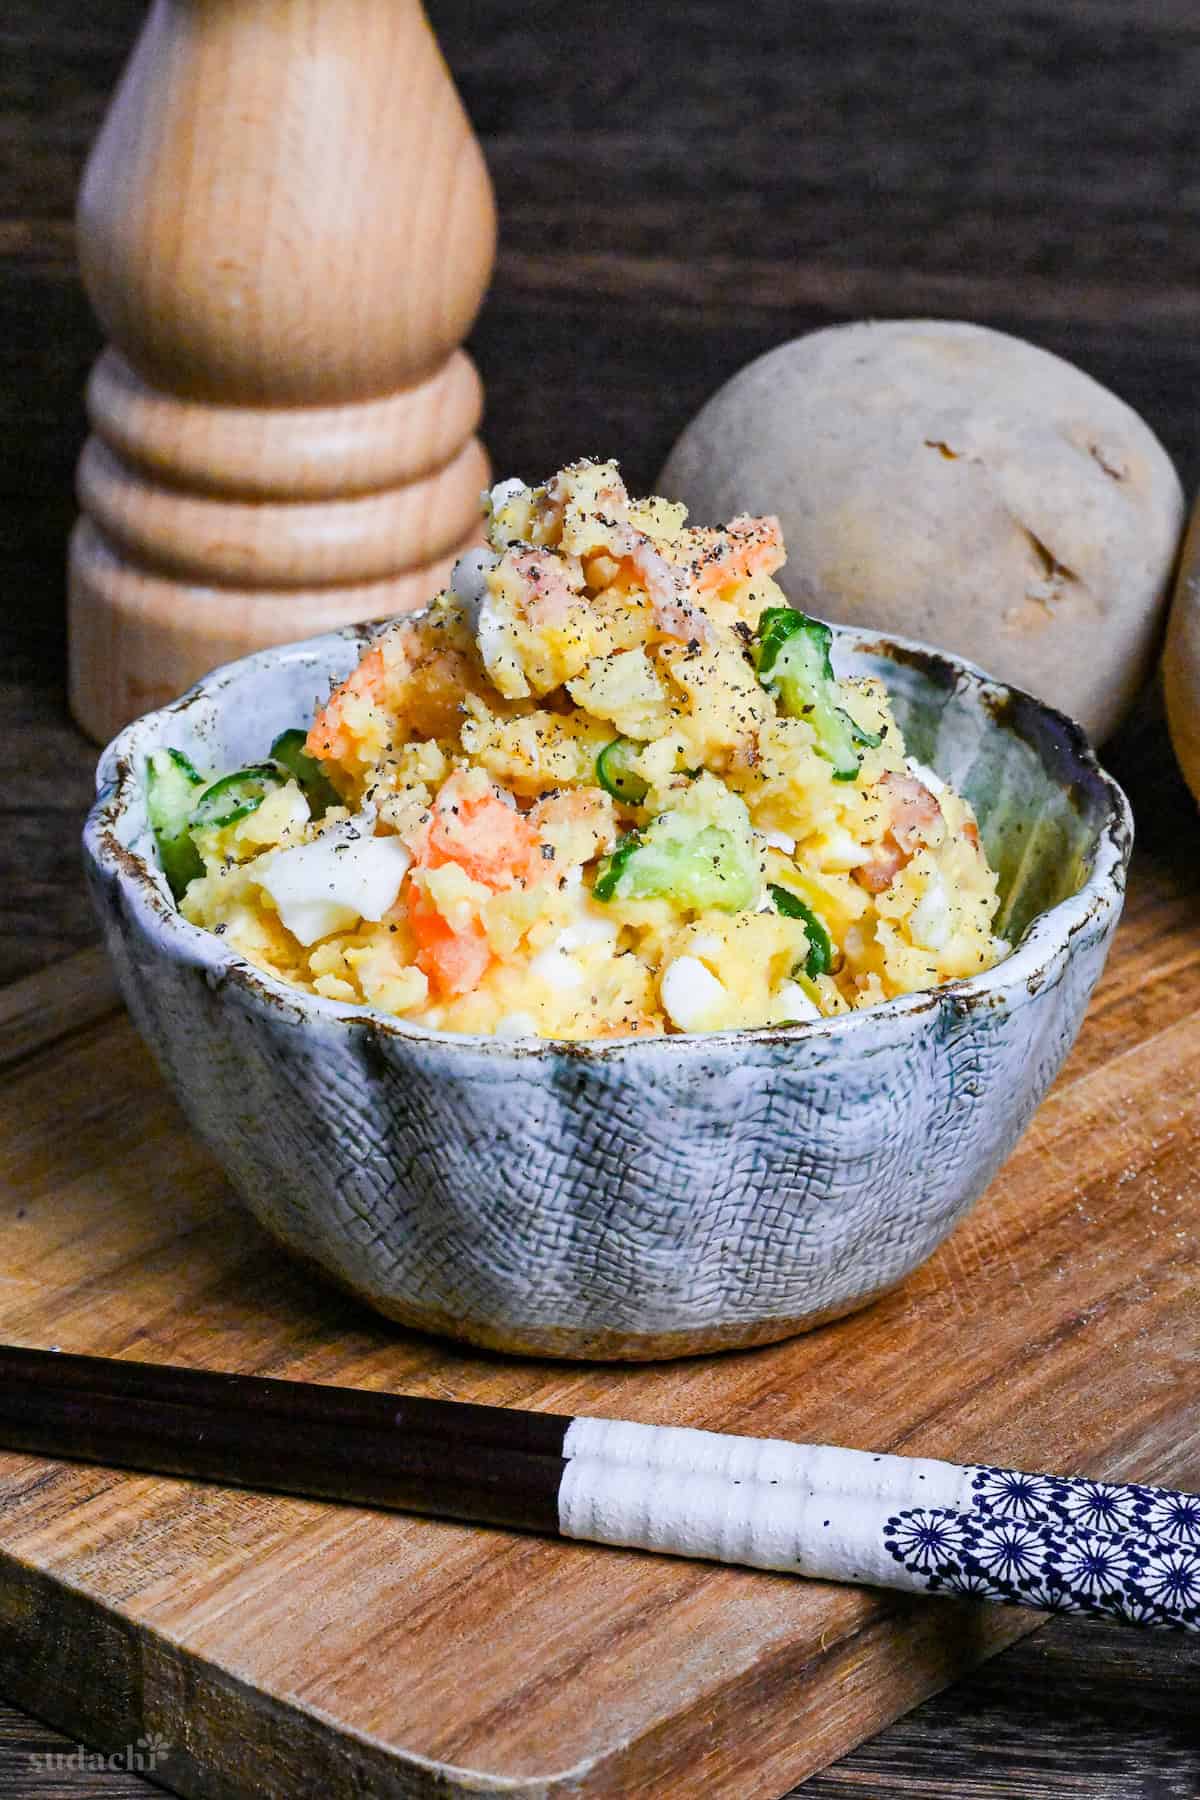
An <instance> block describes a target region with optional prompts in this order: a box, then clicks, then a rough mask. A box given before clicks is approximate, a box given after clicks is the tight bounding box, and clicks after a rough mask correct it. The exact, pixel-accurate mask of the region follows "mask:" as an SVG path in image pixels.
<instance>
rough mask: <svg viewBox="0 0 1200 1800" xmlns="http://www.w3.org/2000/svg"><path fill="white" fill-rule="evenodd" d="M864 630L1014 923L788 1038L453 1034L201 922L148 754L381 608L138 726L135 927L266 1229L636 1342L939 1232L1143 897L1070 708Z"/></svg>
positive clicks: (222, 750)
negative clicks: (184, 894) (414, 1022)
mask: <svg viewBox="0 0 1200 1800" xmlns="http://www.w3.org/2000/svg"><path fill="white" fill-rule="evenodd" d="M837 635H838V654H839V660H840V663H841V666H842V667H843V668H845V669H847V670H848V672H871V673H882V674H883V676H884V678H885V679H886V680H887V682H888V685H889V688H890V689H891V691H892V694H893V699H894V702H895V704H896V707H897V712H898V715H899V717H900V721H901V725H902V728H903V729H904V730H905V732H906V735H907V736H908V738H909V739H910V746H911V748H912V749H913V751H914V753H915V754H916V755H918V756H920V757H921V758H922V759H923V760H926V761H933V762H934V763H936V765H937V767H938V768H939V770H941V772H943V773H944V774H946V775H947V776H948V777H949V778H950V779H952V780H954V781H955V782H956V783H959V784H960V785H961V786H962V787H963V789H964V790H965V791H966V792H967V793H968V794H969V795H970V796H971V798H972V799H973V800H974V801H975V804H976V806H977V809H978V810H979V812H980V817H981V824H982V829H983V833H984V839H985V843H987V846H988V849H989V853H990V854H992V855H993V856H994V857H995V859H996V860H997V862H998V865H999V866H1000V868H1001V873H1002V880H1003V883H1004V885H1005V887H1006V888H1007V898H1006V902H1005V917H1006V918H1007V921H1008V922H1007V926H1005V927H1004V928H1006V929H1007V930H1008V932H1009V933H1010V935H1011V937H1012V938H1013V939H1018V938H1019V942H1018V943H1017V947H1016V949H1015V951H1014V953H1013V954H1012V955H1011V956H1009V957H1008V958H1006V959H1005V961H1004V962H1003V963H1001V964H1000V965H998V966H997V967H996V968H995V969H993V970H990V971H988V972H987V973H986V974H984V975H982V976H979V977H976V978H974V979H972V980H970V981H963V982H957V983H953V984H951V985H949V986H947V987H944V988H941V989H939V990H937V991H935V992H931V993H927V994H920V995H912V996H908V997H906V998H905V999H902V1000H899V1001H893V1002H889V1003H888V1004H887V1005H884V1006H881V1007H878V1008H875V1009H872V1010H871V1011H868V1012H862V1013H856V1014H853V1015H851V1016H849V1017H846V1018H842V1019H839V1020H836V1021H835V1020H827V1021H822V1022H819V1023H814V1024H811V1025H805V1026H798V1027H792V1028H788V1029H778V1030H763V1031H755V1032H741V1033H735V1032H719V1033H712V1034H710V1035H706V1036H698V1037H669V1038H661V1039H656V1040H628V1041H619V1040H618V1041H608V1042H603V1043H588V1044H555V1043H546V1042H540V1043H526V1044H522V1043H511V1042H505V1041H501V1040H496V1039H490V1038H483V1037H466V1036H455V1035H452V1034H447V1033H438V1032H432V1031H429V1030H425V1029H421V1028H418V1027H415V1026H410V1025H407V1024H405V1023H404V1022H403V1021H400V1020H396V1019H390V1018H388V1017H387V1016H385V1015H383V1014H381V1013H378V1012H375V1011H374V1010H373V1009H370V1008H366V1007H358V1006H346V1005H341V1004H338V1003H336V1002H332V1001H327V1000H322V999H319V998H316V997H312V996H308V995H305V994H301V993H298V992H296V991H295V990H293V989H291V988H289V987H287V986H286V985H285V984H283V983H281V982H279V981H277V980H275V979H274V978H272V977H270V976H268V975H265V974H263V973H262V972H261V971H258V970H256V969H254V968H252V967H251V966H250V965H248V964H247V963H245V962H244V961H243V960H241V959H240V958H238V957H237V956H235V955H233V954H231V953H230V951H228V950H227V949H226V948H225V946H224V945H223V943H222V940H221V939H220V938H218V937H216V936H214V935H213V934H211V933H209V932H205V931H201V930H198V929H197V928H195V927H193V926H191V925H189V924H188V923H187V922H186V921H185V920H184V919H182V918H181V917H180V915H179V914H178V912H177V911H176V910H175V908H174V906H173V904H172V902H171V900H170V898H169V896H168V894H167V892H166V889H165V886H164V884H163V881H162V877H161V875H160V874H159V872H158V870H157V866H156V863H155V859H154V853H153V848H152V839H151V837H150V833H149V829H148V825H147V821H146V814H145V793H144V779H143V771H144V767H145V759H146V756H147V755H148V753H149V752H150V751H151V750H152V749H154V748H156V747H157V746H159V745H161V744H164V743H173V744H177V745H178V746H179V747H180V748H182V749H184V750H185V751H187V752H188V753H189V754H190V755H192V756H193V757H194V759H195V760H197V761H199V762H201V763H202V764H203V763H205V762H207V763H209V764H210V765H211V766H219V765H222V764H224V765H226V766H228V765H229V764H231V763H233V764H236V763H238V762H243V761H247V760H250V759H251V758H252V757H257V756H260V755H261V752H262V747H263V745H264V743H268V742H270V740H271V737H272V735H273V734H274V733H275V732H276V731H278V730H280V729H282V728H283V727H284V726H285V725H289V724H294V723H296V722H297V721H298V720H301V719H305V718H307V717H309V716H310V713H311V709H312V706H313V702H314V700H315V698H316V697H317V695H318V694H319V693H322V692H324V690H325V689H326V687H327V685H328V681H329V678H330V676H331V675H332V676H337V677H339V678H340V677H341V676H342V675H344V674H345V673H347V672H348V670H349V669H350V668H351V667H352V666H353V664H354V662H355V661H356V660H357V657H358V655H359V653H360V649H361V645H362V643H363V641H364V639H365V634H363V633H361V632H358V631H347V632H339V633H333V634H330V635H329V636H327V637H324V638H317V639H313V640H310V641H309V642H308V643H305V644H299V645H294V646H289V647H287V648H285V649H284V650H274V651H269V652H265V653H263V654H261V655H259V656H255V657H249V658H246V659H245V660H244V661H242V662H239V663H235V664H231V665H230V666H229V667H228V668H227V669H224V670H218V671H217V672H216V673H215V674H214V675H212V676H209V677H208V678H207V679H206V680H205V681H204V682H201V683H200V684H199V686H198V687H197V688H194V689H193V690H192V691H191V693H190V694H188V695H186V696H184V698H183V699H182V700H180V701H177V702H176V703H175V704H174V705H172V706H170V707H167V708H165V709H164V710H163V711H161V712H158V713H152V714H149V715H147V717H146V718H144V719H141V720H139V721H137V722H136V723H135V724H134V725H132V726H130V727H129V728H128V729H127V730H126V731H125V732H123V733H122V734H121V736H120V737H119V738H118V739H116V740H115V742H114V744H112V745H111V746H110V747H109V749H108V751H106V753H105V755H104V757H103V759H102V761H101V765H100V771H99V778H98V786H99V798H98V800H97V804H96V807H95V808H94V810H93V812H92V815H91V817H90V819H89V821H88V826H87V830H86V833H85V847H86V858H87V863H88V869H89V875H90V880H91V884H92V889H93V893H94V897H95V901H96V905H97V908H98V911H99V914H100V918H101V921H102V923H103V927H104V932H105V937H106V941H107V944H108V948H109V951H110V953H111V956H112V959H113V962H114V965H115V967H116V971H117V975H118V978H119V981H120V985H121V989H122V992H123V994H124V997H125V999H126V1001H127V1003H128V1005H129V1009H130V1011H131V1013H132V1015H133V1018H134V1020H135V1022H136V1024H137V1026H138V1028H139V1029H140V1031H141V1032H142V1034H143V1035H144V1037H145V1038H146V1040H147V1042H148V1043H149V1044H150V1046H151V1048H152V1049H153V1051H154V1053H155V1055H156V1056H157V1058H158V1060H159V1063H160V1065H161V1067H162V1069H163V1071H164V1073H165V1075H166V1077H167V1079H168V1081H169V1082H170V1084H171V1086H172V1088H173V1089H174V1091H175V1093H176V1095H177V1097H178V1098H179V1100H180V1102H181V1103H182V1105H183V1108H184V1110H185V1112H186V1114H187V1116H188V1118H189V1120H190V1121H191V1123H192V1125H193V1126H194V1127H195V1129H196V1131H197V1132H198V1133H199V1134H200V1136H201V1137H202V1138H203V1139H204V1141H205V1142H206V1143H207V1144H208V1145H209V1147H210V1148H211V1149H212V1151H213V1152H214V1154H215V1155H216V1156H217V1158H218V1159H219V1161H220V1162H221V1163H222V1165H223V1167H224V1168H225V1170H226V1172H227V1173H228V1175H229V1178H230V1180H231V1182H232V1183H233V1185H234V1186H235V1188H236V1189H237V1190H238V1191H239V1193H240V1194H241V1195H242V1196H243V1198H244V1199H245V1201H246V1203H247V1204H248V1205H249V1207H250V1208H251V1210H252V1211H253V1212H254V1214H255V1215H256V1216H257V1218H258V1219H259V1220H260V1221H261V1223H262V1224H263V1225H264V1226H265V1227H266V1228H267V1230H268V1231H269V1232H271V1233H272V1234H273V1235H274V1236H275V1237H276V1238H277V1239H278V1240H279V1241H280V1242H281V1243H283V1244H284V1245H286V1246H287V1247H288V1248H289V1249H290V1250H292V1251H293V1252H295V1253H296V1254H297V1255H299V1256H301V1257H303V1258H305V1259H307V1260H308V1261H310V1262H314V1263H316V1264H318V1265H319V1266H320V1267H321V1268H322V1269H323V1270H324V1271H326V1272H327V1273H328V1274H329V1275H331V1276H333V1277H334V1278H335V1279H336V1280H338V1281H339V1282H341V1283H342V1284H343V1285H345V1286H346V1287H348V1288H350V1289H351V1290H353V1292H355V1293H356V1294H358V1295H359V1296H361V1297H362V1298H363V1299H365V1300H367V1301H368V1302H370V1304H371V1305H372V1306H374V1307H376V1308H378V1309H379V1310H380V1311H381V1312H383V1313H385V1314H387V1315H388V1316H389V1317H391V1318H393V1319H397V1320H399V1321H401V1322H403V1323H404V1324H406V1325H412V1326H417V1327H420V1328H422V1329H425V1330H429V1331H434V1332H439V1333H443V1334H447V1335H450V1336H453V1337H457V1338H462V1339H466V1340H467V1341H469V1342H472V1343H476V1344H482V1345H486V1346H489V1347H492V1348H495V1349H500V1350H508V1351H520V1352H527V1353H533V1354H540V1355H555V1356H574V1357H599V1358H608V1357H614V1358H629V1359H639V1358H654V1357H664V1356H673V1355H680V1354H685V1353H691V1352H698V1351H707V1350H714V1349H721V1348H730V1347H734V1346H739V1345H749V1344H756V1343H765V1342H768V1341H771V1340H773V1339H777V1338H780V1337H785V1336H788V1335H790V1334H791V1333H793V1332H796V1331H800V1330H803V1329H806V1328H807V1327H809V1326H812V1325H815V1324H818V1323H820V1322H822V1321H824V1320H827V1319H832V1318H836V1317H838V1316H839V1315H841V1314H844V1313H847V1312H850V1311H852V1310H854V1309H855V1308H857V1307H860V1306H863V1305H865V1304H866V1303H867V1302H868V1301H870V1300H872V1299H873V1298H875V1297H876V1296H877V1295H879V1294H881V1293H883V1292H884V1291H885V1290H886V1289H888V1288H890V1287H892V1286H894V1285H895V1284H896V1283H897V1282H898V1281H900V1280H901V1279H902V1278H903V1277H904V1276H905V1275H907V1274H908V1273H909V1272H910V1271H911V1270H912V1269H914V1268H915V1267H916V1266H917V1265H918V1264H919V1263H920V1262H921V1261H922V1260H923V1259H924V1258H925V1257H927V1256H928V1255H929V1254H930V1253H931V1252H932V1251H933V1250H934V1249H935V1248H936V1246H937V1245H938V1244H939V1243H940V1242H941V1240H942V1239H943V1238H944V1237H945V1236H946V1235H947V1233H948V1232H949V1231H950V1230H951V1229H952V1228H953V1226H954V1225H955V1224H956V1222H957V1221H958V1220H959V1219H960V1218H961V1217H962V1215H963V1214H964V1212H965V1211H966V1210H967V1208H968V1207H969V1206H970V1205H971V1203H972V1202H973V1201H974V1200H975V1198H976V1197H977V1196H978V1195H979V1194H980V1193H981V1192H982V1191H983V1189H984V1188H985V1187H986V1186H987V1184H988V1182H989V1181H990V1180H991V1178H992V1176H993V1174H994V1173H995V1171H996V1170H997V1169H998V1168H999V1166H1000V1164H1001V1163H1002V1162H1003V1160H1004V1158H1005V1157H1006V1156H1007V1155H1008V1154H1009V1152H1010V1151H1011V1149H1012V1148H1013V1146H1014V1144H1015V1143H1016V1141H1017V1139H1018V1137H1019V1136H1020V1134H1021V1132H1022V1131H1023V1130H1024V1128H1025V1126H1026V1124H1027V1123H1028V1121H1029V1119H1030V1117H1031V1115H1032V1113H1033V1111H1034V1108H1035V1107H1036V1106H1037V1104H1038V1102H1039V1101H1040V1100H1041V1098H1042V1095H1043V1094H1044V1093H1045V1091H1046V1088H1047V1087H1048V1085H1049V1083H1050V1082H1051V1080H1052V1079H1053V1077H1054V1075H1055V1074H1056V1072H1057V1070H1058V1069H1059V1067H1060V1065H1061V1063H1062V1061H1063V1058H1064V1057H1065V1055H1066V1053H1067V1051H1068V1049H1069V1048H1070V1046H1071V1044H1072V1042H1073V1040H1074V1038H1075V1034H1076V1032H1077V1030H1078V1028H1079V1025H1080V1022H1081V1020H1082V1017H1083V1013H1084V1009H1085V1007H1086V1005H1087V1001H1088V996H1089V995H1090V993H1091V991H1092V988H1093V986H1094V984H1095V982H1096V980H1097V978H1098V976H1099V974H1100V970H1101V968H1102V966H1103V963H1104V958H1105V955H1106V952H1107V949H1108V945H1109V942H1110V940H1111V937H1112V933H1113V930H1114V928H1115V926H1116V922H1117V918H1118V915H1119V912H1120V905H1121V897H1122V893H1123V888H1124V875H1125V868H1126V864H1127V860H1128V853H1129V846H1130V836H1131V829H1130V821H1129V814H1128V808H1127V806H1126V803H1125V800H1124V797H1123V795H1122V794H1121V793H1120V790H1119V789H1118V788H1116V787H1115V785H1114V784H1113V783H1112V782H1111V781H1110V780H1109V779H1108V777H1107V776H1105V775H1103V774H1102V773H1101V772H1100V771H1099V770H1098V769H1097V767H1096V765H1095V763H1094V761H1093V760H1092V758H1091V755H1090V752H1089V751H1088V750H1087V747H1086V745H1085V744H1084V742H1083V740H1082V738H1081V736H1080V734H1079V733H1078V732H1077V730H1076V729H1075V728H1074V727H1072V726H1070V725H1069V724H1068V722H1067V721H1065V720H1063V719H1061V718H1060V717H1059V716H1058V715H1057V714H1054V713H1052V712H1049V711H1048V710H1047V709H1046V708H1044V707H1041V706H1040V705H1038V704H1037V703H1036V702H1033V701H1031V700H1029V699H1027V698H1026V697H1025V696H1023V695H1020V694H1016V693H1013V692H1011V691H1010V690H1007V689H1003V688H999V687H997V686H995V685H994V684H992V683H989V682H988V681H986V679H985V678H984V677H982V676H980V675H979V674H978V673H977V672H976V671H973V670H971V669H970V668H969V667H967V666H966V665H963V664H961V663H958V662H952V661H950V660H949V659H947V658H945V657H941V656H938V655H936V654H934V653H933V652H929V651H925V650H923V649H921V648H920V647H919V646H914V645H905V644H902V643H898V642H896V641H894V640H888V641H883V642H880V641H877V640H873V639H871V638H870V637H868V636H867V635H865V634H862V633H856V632H853V631H847V630H842V631H839V632H838V634H837ZM1075 890H1077V891H1075ZM1055 902H1057V903H1055ZM1042 907H1049V910H1044V911H1043V910H1039V909H1040V908H1042ZM1002 925H1003V920H1002Z"/></svg>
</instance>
